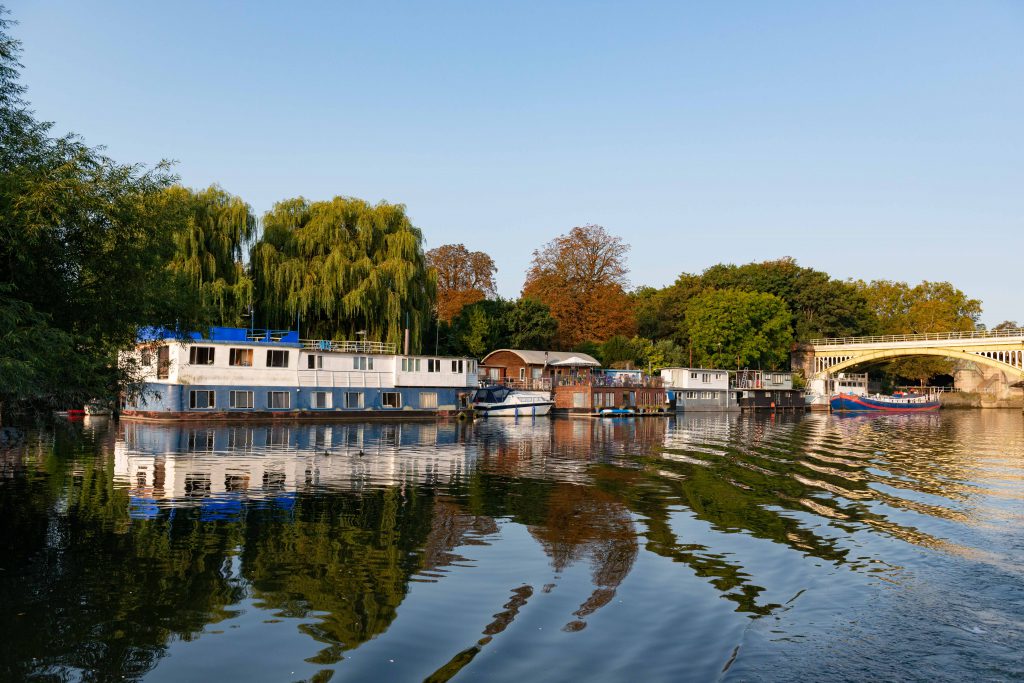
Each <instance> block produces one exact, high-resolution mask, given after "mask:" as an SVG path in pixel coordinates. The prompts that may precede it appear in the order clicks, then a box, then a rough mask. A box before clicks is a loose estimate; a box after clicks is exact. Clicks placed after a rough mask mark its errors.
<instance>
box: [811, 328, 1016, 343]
mask: <svg viewBox="0 0 1024 683" xmlns="http://www.w3.org/2000/svg"><path fill="white" fill-rule="evenodd" d="M1002 339H1008V340H1015V341H1024V328H1021V327H1013V328H1010V329H1005V330H969V331H964V332H927V333H923V334H884V335H876V336H872V337H827V338H822V339H812V340H811V341H810V344H811V345H812V346H846V345H848V344H856V345H861V344H893V343H899V342H921V341H953V340H985V341H991V340H1002Z"/></svg>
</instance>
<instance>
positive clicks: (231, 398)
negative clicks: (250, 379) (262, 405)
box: [228, 389, 256, 410]
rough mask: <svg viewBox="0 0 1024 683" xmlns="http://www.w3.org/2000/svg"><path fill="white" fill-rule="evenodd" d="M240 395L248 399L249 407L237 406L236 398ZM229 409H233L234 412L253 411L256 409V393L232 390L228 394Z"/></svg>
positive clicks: (247, 390) (249, 390)
mask: <svg viewBox="0 0 1024 683" xmlns="http://www.w3.org/2000/svg"><path fill="white" fill-rule="evenodd" d="M239 394H241V395H244V396H246V397H247V398H248V401H246V402H247V403H248V404H249V405H247V406H240V405H236V403H237V401H236V398H237V396H238V395H239ZM228 407H229V408H231V409H232V410H252V409H253V408H255V407H256V392H254V391H252V390H251V389H231V390H230V391H229V392H228Z"/></svg>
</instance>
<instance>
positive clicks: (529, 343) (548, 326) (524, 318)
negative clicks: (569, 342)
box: [503, 298, 558, 349]
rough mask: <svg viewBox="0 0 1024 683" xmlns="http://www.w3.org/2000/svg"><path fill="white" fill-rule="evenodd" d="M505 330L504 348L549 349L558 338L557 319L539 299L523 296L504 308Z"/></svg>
mask: <svg viewBox="0 0 1024 683" xmlns="http://www.w3.org/2000/svg"><path fill="white" fill-rule="evenodd" d="M505 330H506V334H507V338H506V340H505V341H504V343H503V346H504V347H505V348H511V349H550V348H552V347H553V346H554V344H555V340H556V339H557V338H558V321H557V320H555V319H554V317H552V315H551V309H550V308H548V307H547V306H546V305H544V304H543V303H541V302H540V301H537V300H536V299H529V298H523V299H518V300H516V301H515V302H513V303H512V305H511V306H509V307H508V308H507V309H506V310H505Z"/></svg>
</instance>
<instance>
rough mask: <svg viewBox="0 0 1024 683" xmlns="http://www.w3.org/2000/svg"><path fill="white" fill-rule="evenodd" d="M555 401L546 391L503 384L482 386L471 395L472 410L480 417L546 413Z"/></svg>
mask: <svg viewBox="0 0 1024 683" xmlns="http://www.w3.org/2000/svg"><path fill="white" fill-rule="evenodd" d="M554 405H555V402H554V401H552V400H551V395H550V394H549V393H548V392H546V391H521V390H518V389H510V388H508V387H504V386H494V387H483V388H482V389H477V391H476V394H474V395H473V410H474V411H476V414H477V415H479V416H480V417H492V416H493V417H530V416H539V415H547V414H548V413H550V412H551V408H552V407H553V406H554Z"/></svg>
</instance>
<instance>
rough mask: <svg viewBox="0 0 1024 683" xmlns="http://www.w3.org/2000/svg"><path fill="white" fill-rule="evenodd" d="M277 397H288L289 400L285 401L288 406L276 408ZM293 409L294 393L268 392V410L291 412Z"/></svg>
mask: <svg viewBox="0 0 1024 683" xmlns="http://www.w3.org/2000/svg"><path fill="white" fill-rule="evenodd" d="M275 395H277V396H285V397H287V400H286V401H285V404H286V405H283V406H275V405H274V396H275ZM291 408H292V392H290V391H287V390H286V391H268V392H267V410H291Z"/></svg>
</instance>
